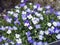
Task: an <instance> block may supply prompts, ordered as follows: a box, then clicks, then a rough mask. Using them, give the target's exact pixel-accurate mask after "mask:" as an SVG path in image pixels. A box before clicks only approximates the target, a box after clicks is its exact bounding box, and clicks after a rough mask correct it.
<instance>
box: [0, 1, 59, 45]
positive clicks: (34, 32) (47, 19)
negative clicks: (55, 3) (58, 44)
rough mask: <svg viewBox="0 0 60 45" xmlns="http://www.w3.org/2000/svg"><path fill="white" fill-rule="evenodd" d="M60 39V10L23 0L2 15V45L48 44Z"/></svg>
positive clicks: (0, 37) (0, 40) (0, 29)
mask: <svg viewBox="0 0 60 45" xmlns="http://www.w3.org/2000/svg"><path fill="white" fill-rule="evenodd" d="M59 39H60V11H55V10H54V9H53V8H52V7H51V6H50V5H47V6H44V7H42V6H41V5H40V4H33V3H31V2H26V1H24V0H21V3H20V4H19V5H17V6H15V8H13V9H11V10H9V11H7V13H6V14H4V15H3V16H2V17H0V45H48V43H51V42H54V41H57V40H59Z"/></svg>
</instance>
